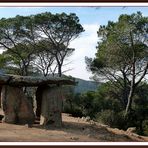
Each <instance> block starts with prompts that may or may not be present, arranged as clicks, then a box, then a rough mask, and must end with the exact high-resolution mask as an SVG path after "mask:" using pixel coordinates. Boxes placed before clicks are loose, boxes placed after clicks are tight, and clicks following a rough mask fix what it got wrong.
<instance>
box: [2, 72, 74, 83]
mask: <svg viewBox="0 0 148 148" xmlns="http://www.w3.org/2000/svg"><path fill="white" fill-rule="evenodd" d="M46 84H47V85H48V84H57V85H75V81H74V80H71V79H68V78H63V77H33V76H19V75H9V74H4V75H0V85H10V86H40V85H46Z"/></svg>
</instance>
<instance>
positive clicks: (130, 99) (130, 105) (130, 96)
mask: <svg viewBox="0 0 148 148" xmlns="http://www.w3.org/2000/svg"><path fill="white" fill-rule="evenodd" d="M133 94H134V88H133V87H132V88H131V90H130V92H129V95H128V102H127V105H126V110H125V117H126V116H127V115H128V113H130V111H131V109H132V100H133Z"/></svg>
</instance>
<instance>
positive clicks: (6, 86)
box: [0, 74, 75, 126]
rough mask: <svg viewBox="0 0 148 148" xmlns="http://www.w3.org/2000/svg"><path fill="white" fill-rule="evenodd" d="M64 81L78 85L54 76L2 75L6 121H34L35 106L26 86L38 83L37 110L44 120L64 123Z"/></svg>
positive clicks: (44, 122)
mask: <svg viewBox="0 0 148 148" xmlns="http://www.w3.org/2000/svg"><path fill="white" fill-rule="evenodd" d="M61 85H75V82H74V81H73V80H69V79H66V78H61V77H60V78H59V77H56V78H53V77H31V76H18V75H8V74H7V75H6V74H5V75H0V86H2V90H1V106H2V109H3V111H4V118H3V122H6V123H14V124H15V123H20V124H26V123H28V124H33V123H34V120H35V115H34V111H33V107H32V105H31V103H30V102H29V100H28V99H27V97H26V96H25V94H24V92H23V89H22V88H23V87H27V86H28V87H30V86H32V87H37V92H36V99H37V111H36V114H37V116H38V117H39V116H40V124H41V125H48V126H61V125H62V118H61V113H62V95H63V94H62V91H61V87H60V86H61Z"/></svg>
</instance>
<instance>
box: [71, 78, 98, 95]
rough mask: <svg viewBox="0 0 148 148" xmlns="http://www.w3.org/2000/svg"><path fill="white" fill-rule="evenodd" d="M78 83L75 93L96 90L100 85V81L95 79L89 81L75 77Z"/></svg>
mask: <svg viewBox="0 0 148 148" xmlns="http://www.w3.org/2000/svg"><path fill="white" fill-rule="evenodd" d="M75 79H76V82H78V84H77V85H76V86H75V87H74V92H75V93H84V92H87V91H95V90H96V89H97V88H98V87H99V86H100V83H96V82H94V81H87V80H83V79H79V78H75Z"/></svg>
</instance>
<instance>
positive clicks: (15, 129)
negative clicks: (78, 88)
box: [0, 114, 148, 142]
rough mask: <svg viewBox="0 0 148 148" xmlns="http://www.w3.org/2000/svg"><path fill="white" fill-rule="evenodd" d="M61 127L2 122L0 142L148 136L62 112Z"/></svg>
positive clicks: (126, 139)
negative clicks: (30, 126)
mask: <svg viewBox="0 0 148 148" xmlns="http://www.w3.org/2000/svg"><path fill="white" fill-rule="evenodd" d="M62 119H63V126H62V127H61V128H49V127H48V128H45V127H42V126H40V125H39V124H37V123H36V124H34V125H33V127H32V128H28V126H27V125H14V124H6V123H0V142H132V141H134V142H143V141H148V137H143V136H139V135H136V134H134V133H128V132H125V131H122V130H118V129H112V128H109V127H107V126H105V125H101V124H98V123H95V122H93V121H86V120H85V119H82V118H74V117H71V116H70V115H68V114H62Z"/></svg>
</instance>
